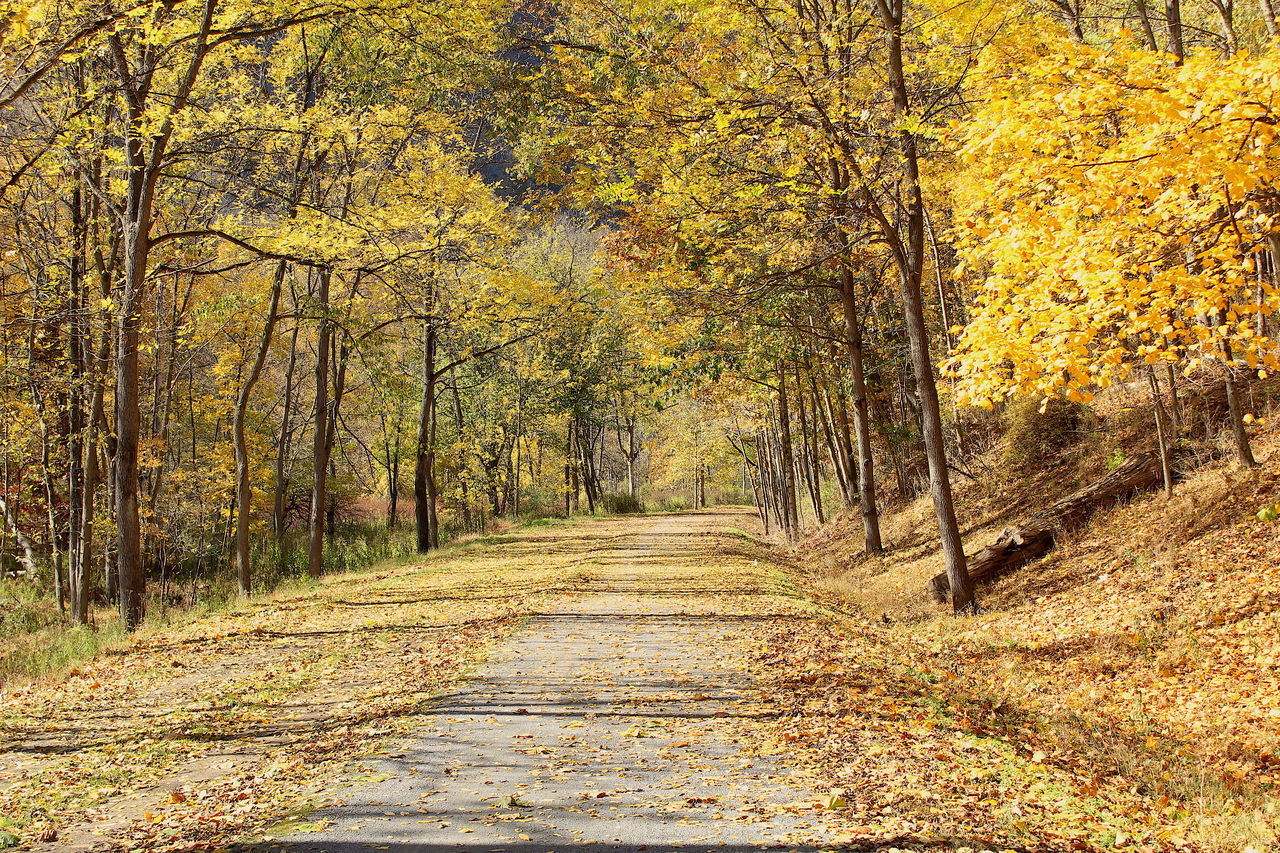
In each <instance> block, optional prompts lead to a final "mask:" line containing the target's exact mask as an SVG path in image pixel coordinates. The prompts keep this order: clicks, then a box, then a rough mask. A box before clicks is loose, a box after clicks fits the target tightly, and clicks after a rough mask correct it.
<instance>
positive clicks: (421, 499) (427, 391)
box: [413, 319, 440, 554]
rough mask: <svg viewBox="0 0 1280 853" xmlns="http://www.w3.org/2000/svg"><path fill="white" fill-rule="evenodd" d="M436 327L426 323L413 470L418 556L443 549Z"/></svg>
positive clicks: (423, 331)
mask: <svg viewBox="0 0 1280 853" xmlns="http://www.w3.org/2000/svg"><path fill="white" fill-rule="evenodd" d="M436 336H437V332H436V326H435V323H434V322H433V321H432V320H430V319H428V320H424V321H423V323H422V405H421V406H420V407H419V409H418V447H417V451H416V455H415V457H414V467H413V517H414V523H415V524H416V526H417V536H418V553H419V554H425V553H427V552H428V551H430V550H432V549H433V548H438V547H440V534H439V531H438V530H437V529H436V528H437V516H436V507H435V501H436V497H437V495H436V482H435V472H434V468H435V461H436V459H435V421H436V379H437V377H436Z"/></svg>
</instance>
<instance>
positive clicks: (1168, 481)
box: [1147, 365, 1173, 497]
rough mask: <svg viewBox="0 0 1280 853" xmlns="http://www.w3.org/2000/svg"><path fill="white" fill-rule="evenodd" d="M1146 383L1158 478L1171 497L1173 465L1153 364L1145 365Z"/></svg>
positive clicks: (1167, 494)
mask: <svg viewBox="0 0 1280 853" xmlns="http://www.w3.org/2000/svg"><path fill="white" fill-rule="evenodd" d="M1147 385H1148V386H1149V387H1150V389H1151V404H1152V408H1153V409H1154V411H1155V419H1156V449H1157V450H1158V451H1159V453H1160V479H1161V480H1162V481H1163V483H1164V493H1165V495H1166V496H1167V497H1173V467H1172V466H1171V465H1170V463H1169V436H1168V430H1167V429H1166V428H1165V412H1164V401H1163V400H1161V399H1160V384H1159V382H1158V381H1157V380H1156V369H1155V366H1154V365H1148V366H1147Z"/></svg>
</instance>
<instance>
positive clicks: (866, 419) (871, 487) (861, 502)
mask: <svg viewBox="0 0 1280 853" xmlns="http://www.w3.org/2000/svg"><path fill="white" fill-rule="evenodd" d="M840 302H841V306H842V307H843V311H844V325H845V349H846V352H847V353H848V356H849V374H850V379H851V380H852V382H851V385H852V391H853V434H854V441H855V446H856V448H857V455H858V506H859V509H860V510H861V512H862V534H863V551H864V552H865V553H866V554H867V556H872V555H875V554H879V553H880V552H881V551H883V550H884V544H883V543H882V542H881V539H880V510H879V508H878V506H877V505H876V479H875V457H874V456H873V455H872V452H871V413H870V405H869V404H868V402H867V375H866V367H865V365H864V362H863V356H862V324H861V322H860V320H859V317H858V302H857V294H856V293H855V292H854V281H853V270H851V269H849V268H848V265H847V264H845V265H844V267H843V268H842V269H841V271H840Z"/></svg>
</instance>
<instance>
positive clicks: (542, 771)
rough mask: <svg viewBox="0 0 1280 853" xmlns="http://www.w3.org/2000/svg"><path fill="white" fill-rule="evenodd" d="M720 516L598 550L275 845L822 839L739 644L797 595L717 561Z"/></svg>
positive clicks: (691, 851)
mask: <svg viewBox="0 0 1280 853" xmlns="http://www.w3.org/2000/svg"><path fill="white" fill-rule="evenodd" d="M724 523H725V519H724V518H723V517H715V516H703V517H701V518H700V517H698V516H682V517H677V518H673V519H658V520H638V521H637V525H638V527H637V530H638V532H637V533H636V534H635V535H630V536H626V537H623V538H622V539H621V540H620V541H619V543H618V546H617V547H616V548H612V549H610V550H602V551H600V552H599V553H598V555H597V556H596V557H595V558H594V560H593V562H594V564H595V569H594V571H593V574H592V576H591V578H590V580H589V581H588V584H587V589H586V590H585V591H583V592H579V593H576V594H574V595H572V596H566V597H565V598H564V599H563V600H562V601H561V602H559V603H558V604H557V605H556V607H555V608H554V611H555V612H544V613H540V614H538V615H536V616H535V617H534V618H533V619H532V620H530V622H529V624H528V625H527V627H526V628H525V629H524V630H523V631H522V632H521V633H519V634H518V635H517V636H516V637H515V638H514V639H513V640H512V641H511V642H509V643H508V644H507V646H506V647H504V649H503V650H502V651H501V652H499V653H498V654H497V655H496V656H495V658H494V659H493V660H492V661H491V662H490V663H489V664H488V665H487V666H485V667H484V668H483V669H482V670H481V671H480V672H479V673H478V674H477V677H475V678H474V679H473V680H471V681H469V682H468V683H467V684H466V686H465V688H464V689H462V690H460V691H459V692H456V693H455V694H453V695H450V696H447V697H444V698H443V699H442V701H441V702H440V705H439V708H438V711H437V712H436V713H435V714H434V715H432V716H430V717H428V718H427V720H426V722H425V724H424V728H423V730H422V731H421V734H420V735H419V736H418V737H417V738H416V739H415V740H414V741H412V742H411V743H408V744H405V745H402V746H401V747H399V749H401V750H403V751H402V752H398V753H393V754H392V755H390V756H387V757H386V758H384V759H381V760H378V761H375V762H366V763H365V766H364V775H363V776H359V777H355V776H353V777H352V778H351V779H348V780H347V781H345V782H344V783H343V786H342V788H340V789H339V790H340V797H341V799H340V803H339V805H336V806H333V807H330V808H327V809H326V810H324V811H323V812H321V813H320V814H319V815H317V817H320V818H326V819H328V820H330V821H332V822H333V823H332V824H331V825H330V826H329V827H328V828H327V829H324V830H322V831H319V832H310V833H304V834H299V835H296V836H293V837H289V838H285V839H282V840H280V841H276V842H273V843H271V844H269V845H265V849H270V850H283V851H290V853H302V851H324V853H356V852H357V851H371V850H391V851H400V853H437V851H439V853H443V852H444V851H477V853H478V852H479V851H495V852H496V851H510V852H511V853H549V852H550V851H555V853H561V851H569V850H610V851H628V853H630V851H653V853H658V852H659V851H684V853H698V851H713V850H714V851H754V850H772V849H779V850H811V849H814V848H813V847H812V846H810V842H811V841H812V839H814V838H821V837H822V836H823V835H824V834H825V833H824V832H823V831H822V829H821V828H820V827H815V826H813V825H812V823H813V822H814V821H815V820H816V819H815V817H814V814H815V813H814V812H813V811H812V810H811V809H808V808H806V807H805V805H806V804H809V803H812V802H813V801H814V800H815V798H816V797H815V794H814V792H813V791H811V790H808V789H806V788H805V786H804V784H803V780H799V779H796V778H794V777H792V776H791V775H790V774H789V773H788V771H786V770H785V769H783V768H781V767H780V766H779V765H778V764H777V763H775V762H774V761H772V760H771V759H770V758H769V757H768V756H756V755H750V754H748V753H747V751H746V749H745V747H746V745H747V744H748V743H750V742H751V741H753V740H754V738H752V737H751V727H752V719H753V717H754V716H756V715H758V714H760V713H763V712H762V711H759V710H757V709H756V708H754V707H753V703H752V701H751V698H750V694H751V690H750V676H749V674H748V673H747V672H745V671H744V670H743V668H742V664H741V663H740V661H741V656H740V655H738V654H734V653H733V649H734V648H740V647H741V643H742V642H743V640H744V638H746V637H748V636H749V635H750V633H751V631H752V623H753V621H754V620H756V619H758V618H760V617H761V616H762V615H763V614H766V613H770V612H772V613H773V614H774V615H777V614H778V613H779V612H780V611H782V612H785V609H786V604H785V600H784V599H783V598H780V597H775V596H773V595H772V594H770V593H769V591H768V590H767V589H764V588H762V587H761V585H760V580H761V578H762V577H764V575H763V573H761V572H752V571H750V570H749V569H748V570H745V571H741V572H739V573H735V572H733V571H729V572H722V573H719V574H716V573H711V574H708V573H707V572H706V570H705V564H706V563H707V562H709V561H710V558H711V557H712V556H713V555H712V553H711V551H710V547H711V546H710V545H708V544H704V543H708V542H710V541H712V540H710V539H708V538H707V537H705V536H704V534H705V533H706V532H708V531H710V530H713V529H717V528H720V529H722V528H723V525H724ZM715 559H716V560H717V561H718V562H722V563H725V564H726V565H729V566H732V565H733V560H729V561H725V560H723V555H715ZM738 562H739V563H749V562H750V561H744V560H742V559H739V560H738Z"/></svg>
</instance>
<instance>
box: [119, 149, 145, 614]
mask: <svg viewBox="0 0 1280 853" xmlns="http://www.w3.org/2000/svg"><path fill="white" fill-rule="evenodd" d="M142 177H143V176H142V175H141V174H138V175H136V176H135V175H131V176H130V181H129V182H130V185H131V187H130V195H131V196H134V195H138V196H146V195H147V194H146V192H145V191H144V190H142V189H139V188H136V186H135V185H136V184H138V183H140V182H141V181H142ZM132 206H133V207H134V209H133V210H131V211H130V215H129V216H128V218H127V219H126V222H125V226H124V257H125V281H124V292H123V294H122V295H121V300H120V319H119V321H118V323H117V328H116V418H115V420H116V453H115V471H114V474H115V510H116V573H117V575H118V586H119V590H120V615H121V617H122V618H123V619H124V624H125V626H126V627H127V628H130V629H133V628H136V627H137V626H138V625H139V624H140V623H141V622H142V617H143V610H144V604H143V601H144V599H143V596H144V594H145V587H146V578H145V575H144V574H143V569H142V529H141V517H140V513H139V508H138V449H139V445H140V443H141V437H142V436H141V433H142V423H141V412H140V399H139V396H138V370H139V367H138V329H139V326H140V324H141V317H140V316H139V313H140V312H141V310H142V302H143V296H144V289H145V286H146V275H147V254H148V252H147V250H148V243H149V242H150V237H149V231H150V215H149V208H150V203H149V199H147V201H145V202H144V201H142V200H139V201H137V202H135V204H134V205H132Z"/></svg>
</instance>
